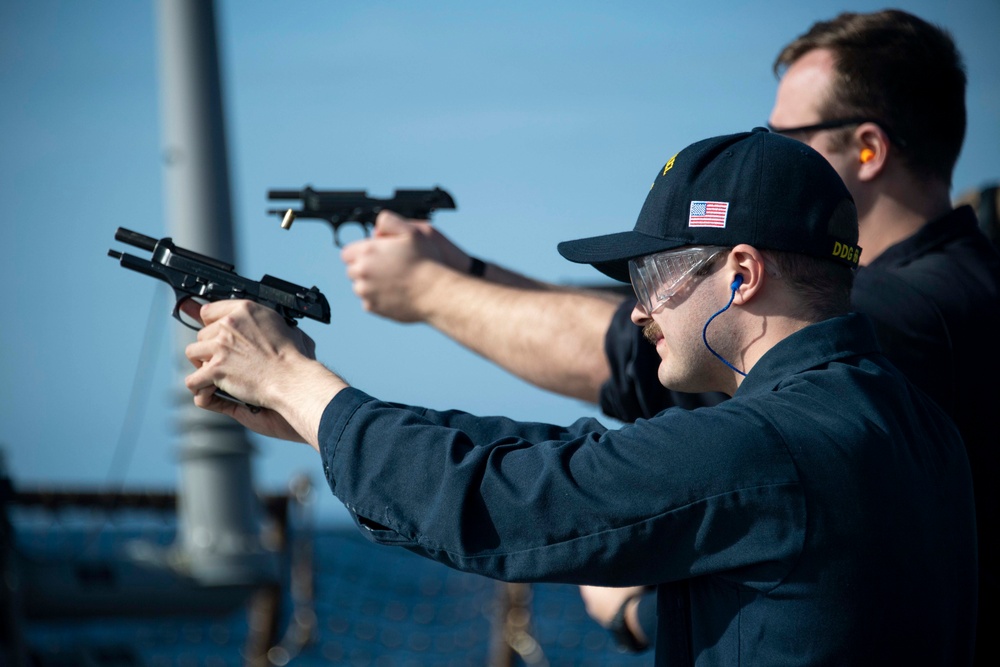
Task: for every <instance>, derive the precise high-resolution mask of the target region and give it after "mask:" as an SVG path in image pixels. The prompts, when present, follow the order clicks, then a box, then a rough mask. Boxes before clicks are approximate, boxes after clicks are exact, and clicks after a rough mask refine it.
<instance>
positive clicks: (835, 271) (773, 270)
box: [695, 246, 854, 322]
mask: <svg viewBox="0 0 1000 667" xmlns="http://www.w3.org/2000/svg"><path fill="white" fill-rule="evenodd" d="M711 250H714V251H715V253H716V254H715V255H714V256H713V257H712V260H711V261H710V262H708V263H707V264H705V265H704V266H702V267H701V268H699V269H698V271H696V272H695V275H696V276H707V275H708V274H709V273H711V272H712V271H714V270H715V269H717V268H718V260H719V259H721V258H722V257H723V256H725V254H727V253H728V252H729V251H731V250H732V247H729V246H725V247H723V246H711ZM760 252H761V254H762V255H763V256H764V262H765V267H766V270H767V272H768V273H769V274H770V275H771V276H773V277H776V278H780V279H781V280H784V281H786V282H787V283H788V285H789V286H790V287H791V288H792V290H793V292H794V293H795V294H796V295H797V297H798V303H799V305H798V308H797V309H796V311H795V313H794V315H796V316H797V317H800V318H802V319H803V320H805V321H807V322H822V321H823V320H827V319H830V318H831V317H840V316H841V315H846V314H847V313H848V312H850V310H851V288H852V287H853V286H854V269H852V268H851V267H849V266H846V265H844V264H841V263H839V262H834V261H831V260H829V259H822V258H820V257H812V256H811V255H803V254H801V253H797V252H785V251H780V250H761V251H760Z"/></svg>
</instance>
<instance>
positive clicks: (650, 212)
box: [559, 127, 861, 283]
mask: <svg viewBox="0 0 1000 667" xmlns="http://www.w3.org/2000/svg"><path fill="white" fill-rule="evenodd" d="M740 243H748V244H750V245H752V246H754V247H755V248H758V249H760V250H780V251H786V252H793V253H800V254H803V255H811V256H813V257H820V258H823V259H829V260H832V261H835V262H840V263H842V264H846V265H848V266H851V267H856V266H857V265H858V258H859V257H860V256H861V248H860V247H858V245H857V244H858V213H857V209H856V208H855V206H854V199H853V198H852V197H851V193H850V192H848V191H847V187H846V186H845V185H844V182H843V181H842V180H841V179H840V176H839V175H838V174H837V172H836V171H834V169H833V167H831V166H830V163H829V162H827V161H826V159H825V158H824V157H823V156H822V155H820V154H819V153H817V152H816V151H815V150H813V149H812V148H810V147H809V146H807V145H805V144H804V143H802V142H801V141H796V140H795V139H790V138H788V137H783V136H781V135H779V134H774V133H771V132H768V131H767V129H765V128H762V127H761V128H755V129H754V130H752V131H750V132H742V133H739V134H730V135H726V136H722V137H713V138H711V139H705V140H703V141H699V142H696V143H694V144H691V145H690V146H688V147H687V148H685V149H684V150H682V151H681V152H679V153H677V154H676V155H674V156H673V157H672V158H670V159H669V160H668V161H667V163H666V165H664V166H663V168H661V169H660V170H659V172H657V175H656V180H655V181H653V185H652V187H651V189H650V191H649V195H647V196H646V202H645V203H644V204H643V205H642V210H641V211H639V219H638V220H637V221H636V223H635V228H634V229H633V230H632V231H630V232H619V233H616V234H606V235H603V236H594V237H590V238H585V239H578V240H576V241H564V242H563V243H560V244H559V253H560V254H561V255H562V256H563V257H565V258H566V259H568V260H569V261H571V262H577V263H579V264H592V265H593V266H594V268H596V269H597V270H599V271H601V272H602V273H604V274H606V275H608V276H610V277H612V278H614V279H615V280H620V281H622V282H626V283H627V282H629V272H628V261H629V260H630V259H635V258H638V257H643V256H645V255H651V254H653V253H658V252H663V251H664V250H672V249H674V248H680V247H683V246H696V245H702V246H704V245H712V246H735V245H738V244H740Z"/></svg>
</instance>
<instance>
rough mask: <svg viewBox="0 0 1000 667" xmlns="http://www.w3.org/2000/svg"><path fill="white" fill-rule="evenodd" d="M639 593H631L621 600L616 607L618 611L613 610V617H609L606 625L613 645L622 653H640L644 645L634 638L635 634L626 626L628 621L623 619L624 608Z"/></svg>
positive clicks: (637, 596) (636, 597)
mask: <svg viewBox="0 0 1000 667" xmlns="http://www.w3.org/2000/svg"><path fill="white" fill-rule="evenodd" d="M639 597H641V596H640V595H633V596H631V597H628V598H626V599H625V601H624V602H622V606H620V607H618V611H617V612H615V615H614V618H612V619H611V624H610V625H609V626H608V632H610V633H611V637H612V638H613V639H614V640H615V645H616V646H617V647H618V650H619V651H621V652H622V653H640V652H641V651H643V650H644V649H645V648H646V646H645V645H644V644H643V643H642V642H640V641H639V640H638V639H636V637H635V635H634V634H632V631H631V630H629V628H628V623H627V622H626V621H625V609H626V608H627V607H628V605H629V603H630V602H632V600H636V599H638V598H639Z"/></svg>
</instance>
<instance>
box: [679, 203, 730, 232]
mask: <svg viewBox="0 0 1000 667" xmlns="http://www.w3.org/2000/svg"><path fill="white" fill-rule="evenodd" d="M728 215H729V202H727V201H693V202H691V214H690V215H688V227H725V226H726V216H728Z"/></svg>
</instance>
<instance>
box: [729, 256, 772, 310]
mask: <svg viewBox="0 0 1000 667" xmlns="http://www.w3.org/2000/svg"><path fill="white" fill-rule="evenodd" d="M723 271H724V272H725V276H726V280H727V283H726V284H727V285H729V289H731V290H733V291H734V292H735V294H734V296H733V303H734V304H735V305H739V306H742V305H745V304H746V303H748V302H749V301H750V300H751V299H753V298H754V297H755V296H756V295H757V294H758V293H759V292H760V290H761V288H762V287H763V285H764V283H765V281H766V280H767V275H766V271H765V268H764V256H763V255H762V254H761V252H760V251H759V250H757V249H756V248H754V247H753V246H752V245H747V244H746V243H741V244H740V245H738V246H736V247H735V248H733V249H732V250H731V251H730V252H729V255H728V256H727V257H726V265H725V267H724V268H723Z"/></svg>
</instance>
